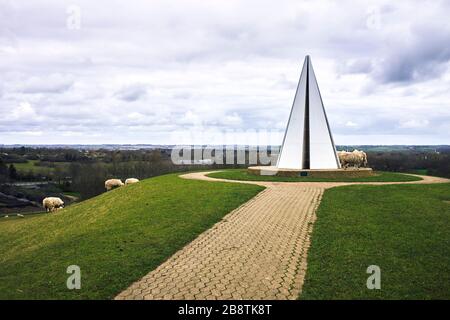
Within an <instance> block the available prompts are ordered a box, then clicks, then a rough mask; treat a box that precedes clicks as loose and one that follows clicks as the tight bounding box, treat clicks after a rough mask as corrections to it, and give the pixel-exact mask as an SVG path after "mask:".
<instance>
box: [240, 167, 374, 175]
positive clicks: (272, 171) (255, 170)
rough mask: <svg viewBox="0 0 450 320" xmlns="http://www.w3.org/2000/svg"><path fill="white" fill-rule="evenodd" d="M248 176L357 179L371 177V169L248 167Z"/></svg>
mask: <svg viewBox="0 0 450 320" xmlns="http://www.w3.org/2000/svg"><path fill="white" fill-rule="evenodd" d="M247 172H248V173H249V174H253V175H257V176H279V177H312V178H359V177H369V176H373V175H374V173H373V171H372V168H347V169H298V170H297V169H280V168H277V167H274V166H258V167H248V169H247Z"/></svg>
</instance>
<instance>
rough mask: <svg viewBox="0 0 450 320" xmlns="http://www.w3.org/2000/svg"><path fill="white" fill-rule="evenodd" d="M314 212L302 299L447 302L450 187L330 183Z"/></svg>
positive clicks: (449, 281)
mask: <svg viewBox="0 0 450 320" xmlns="http://www.w3.org/2000/svg"><path fill="white" fill-rule="evenodd" d="M317 217H318V218H317V221H316V223H315V225H314V230H313V233H312V244H311V248H310V251H309V254H308V270H307V273H306V279H305V283H304V287H303V294H302V295H301V297H300V298H301V299H450V184H434V185H389V186H362V185H359V186H348V187H339V188H333V189H330V190H327V191H326V192H325V194H324V196H323V199H322V202H321V204H320V207H319V209H318V212H317ZM369 265H378V266H379V267H380V268H381V290H368V289H367V288H366V281H367V277H368V276H369V274H367V273H366V269H367V267H368V266H369Z"/></svg>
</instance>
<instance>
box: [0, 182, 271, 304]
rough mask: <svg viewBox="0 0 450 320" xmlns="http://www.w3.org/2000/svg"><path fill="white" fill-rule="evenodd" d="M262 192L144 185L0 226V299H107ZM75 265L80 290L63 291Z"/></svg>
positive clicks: (1, 222)
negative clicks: (79, 274) (80, 282)
mask: <svg viewBox="0 0 450 320" xmlns="http://www.w3.org/2000/svg"><path fill="white" fill-rule="evenodd" d="M261 190H263V187H260V186H255V185H245V184H231V183H210V182H205V181H196V180H186V179H181V178H179V177H178V176H177V174H171V175H165V176H159V177H156V178H151V179H146V180H143V181H141V182H140V183H137V184H133V185H130V186H127V187H122V188H119V189H116V190H113V191H110V192H107V193H104V194H101V195H100V196H97V197H94V198H91V199H89V200H86V201H83V202H80V203H77V204H74V205H72V206H69V207H67V208H65V209H63V210H61V211H58V212H56V213H52V214H41V215H34V216H32V217H25V218H22V219H19V218H17V219H16V218H15V219H13V220H8V219H1V220H0V243H1V245H0V299H110V298H113V297H114V296H115V295H116V294H118V293H119V292H120V291H121V290H123V289H125V288H127V287H128V286H129V285H130V284H131V283H133V282H134V281H136V280H138V279H140V278H141V277H142V276H144V275H145V274H147V273H148V272H149V271H151V270H153V269H155V268H156V267H157V266H158V265H160V264H161V263H162V262H163V261H164V260H166V259H167V258H168V257H170V256H171V255H172V254H174V253H175V252H176V251H177V250H179V249H180V248H182V247H183V246H184V245H186V244H187V243H188V242H190V241H192V240H193V239H195V238H196V237H197V235H199V234H200V233H201V232H203V231H205V230H206V229H208V228H210V227H211V226H212V225H213V224H214V223H216V222H218V221H219V220H220V219H221V218H222V217H223V216H224V215H225V214H227V213H228V212H230V211H231V210H233V209H234V208H236V207H238V206H239V205H241V204H242V203H244V202H246V201H248V200H249V199H250V198H252V197H253V196H255V195H256V194H257V193H259V192H260V191H261ZM72 264H75V265H78V266H80V268H81V274H82V289H81V290H68V289H67V287H66V280H67V277H68V274H67V273H66V268H67V267H68V266H69V265H72Z"/></svg>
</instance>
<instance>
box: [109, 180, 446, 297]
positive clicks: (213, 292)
mask: <svg viewBox="0 0 450 320" xmlns="http://www.w3.org/2000/svg"><path fill="white" fill-rule="evenodd" d="M209 173H211V172H196V173H189V174H185V175H182V176H181V177H182V178H185V179H199V180H207V181H223V182H232V183H250V184H258V185H262V186H265V187H266V189H265V190H264V191H262V192H260V193H259V194H258V195H257V196H256V197H254V198H253V199H251V200H250V201H248V202H247V203H245V204H243V205H241V206H240V207H239V208H237V209H235V210H233V211H232V212H230V213H229V214H227V215H226V216H225V217H224V218H223V219H222V220H221V221H220V222H218V223H217V224H215V225H214V226H213V227H212V228H211V229H209V230H207V231H205V232H203V233H202V234H201V235H199V236H198V237H197V238H196V239H195V240H194V241H192V242H191V243H189V244H188V245H186V246H185V247H184V248H182V249H181V250H180V251H178V252H177V253H175V254H174V255H173V256H172V257H170V258H169V259H168V260H167V261H165V262H164V263H163V264H161V265H160V266H159V267H158V268H156V269H155V270H153V271H151V272H150V273H148V274H147V275H146V276H144V277H143V278H142V279H140V280H139V281H137V282H135V283H133V284H132V285H131V286H130V287H129V288H128V289H126V290H124V291H123V292H121V293H120V294H119V295H118V296H117V297H116V299H297V297H298V295H299V293H300V291H301V288H302V284H303V280H304V277H305V273H306V258H307V252H308V248H309V244H310V234H311V231H312V227H313V223H314V221H315V219H316V215H315V211H316V208H317V207H318V204H319V202H320V199H321V197H322V194H323V192H324V190H325V189H326V188H331V187H336V186H342V185H350V184H371V185H380V184H410V183H443V182H450V180H448V179H444V178H437V177H430V176H421V177H422V178H423V180H421V181H411V182H352V183H349V182H260V181H235V180H225V179H216V178H210V177H207V176H206V175H207V174H209Z"/></svg>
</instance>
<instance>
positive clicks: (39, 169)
mask: <svg viewBox="0 0 450 320" xmlns="http://www.w3.org/2000/svg"><path fill="white" fill-rule="evenodd" d="M38 163H39V160H28V162H23V163H20V162H19V163H18V162H15V163H13V164H14V167H16V169H17V171H19V172H21V173H24V174H26V173H27V172H29V171H33V172H34V173H40V174H48V173H51V172H53V171H55V168H52V167H46V166H39V165H38ZM54 164H55V166H59V167H65V166H67V165H68V164H69V162H54Z"/></svg>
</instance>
